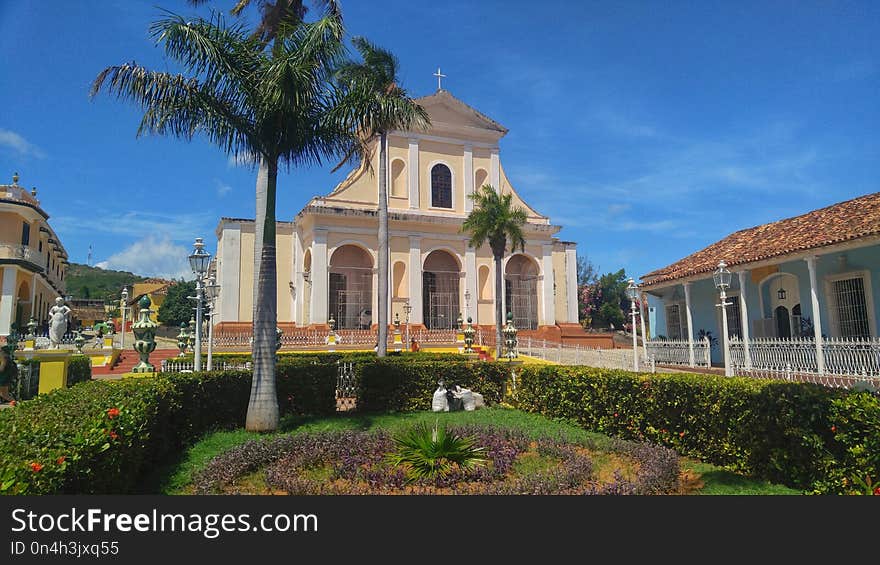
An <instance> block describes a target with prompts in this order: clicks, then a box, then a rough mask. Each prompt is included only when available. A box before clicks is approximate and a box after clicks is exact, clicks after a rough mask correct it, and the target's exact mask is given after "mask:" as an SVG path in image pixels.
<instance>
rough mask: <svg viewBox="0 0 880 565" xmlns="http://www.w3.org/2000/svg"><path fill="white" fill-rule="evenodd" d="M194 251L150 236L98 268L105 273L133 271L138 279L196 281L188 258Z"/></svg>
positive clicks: (110, 258)
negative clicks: (110, 270)
mask: <svg viewBox="0 0 880 565" xmlns="http://www.w3.org/2000/svg"><path fill="white" fill-rule="evenodd" d="M189 254H190V250H189V249H187V248H186V247H183V246H182V245H177V244H175V243H173V242H172V241H171V240H170V239H169V238H168V237H165V238H164V239H161V240H159V239H157V238H156V237H155V236H149V237H147V238H146V239H142V240H140V241H136V242H134V243H133V244H131V245H129V246H128V247H126V248H125V249H123V250H122V251H120V252H119V253H116V254H114V255H111V256H110V257H108V258H107V259H106V260H104V261H100V262H98V263H97V264H96V265H95V266H96V267H100V268H102V269H114V270H118V271H129V272H132V273H134V274H136V275H142V276H147V277H160V278H165V279H179V278H181V277H182V278H187V279H188V278H192V276H193V274H192V271H191V270H190V268H189V262H188V259H187V257H188V256H189Z"/></svg>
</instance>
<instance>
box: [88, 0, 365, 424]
mask: <svg viewBox="0 0 880 565" xmlns="http://www.w3.org/2000/svg"><path fill="white" fill-rule="evenodd" d="M150 32H151V35H152V36H153V37H154V38H155V39H156V40H157V42H160V43H162V44H164V48H165V53H166V55H167V56H168V57H170V58H172V59H176V60H177V61H178V62H179V63H180V64H181V65H182V66H183V67H184V68H185V69H186V72H187V73H188V75H189V76H184V75H174V74H170V73H167V72H159V71H152V70H149V69H147V68H144V67H141V66H139V65H137V64H135V63H129V64H124V65H118V66H112V67H108V68H106V69H105V70H104V71H102V72H101V73H100V74H99V75H98V77H97V78H96V79H95V82H94V84H93V85H92V90H91V95H92V96H95V95H96V94H97V93H98V92H99V91H100V90H101V88H102V87H104V86H105V85H106V88H107V90H108V91H109V92H110V93H111V94H115V95H116V96H117V98H121V99H127V100H130V101H132V102H134V103H136V104H138V105H139V106H141V107H142V108H143V109H144V115H143V118H142V119H141V123H140V126H139V127H138V130H137V133H138V135H140V134H143V133H158V134H170V135H173V136H176V137H180V138H183V139H192V138H193V137H194V136H195V135H196V134H201V135H204V136H205V137H207V138H208V139H209V140H210V141H212V142H213V143H215V144H217V145H218V146H219V147H220V148H221V149H222V150H223V151H225V152H226V153H227V154H231V155H238V156H245V157H247V158H249V159H251V160H252V161H253V162H255V163H256V162H257V161H259V162H260V163H261V164H262V166H261V169H262V172H264V173H265V174H261V175H259V178H260V179H261V180H260V181H259V182H265V190H262V191H261V190H259V189H258V191H257V193H258V195H259V194H260V193H261V192H262V193H263V194H265V198H264V199H263V200H262V201H260V200H259V199H258V207H259V209H258V211H257V217H258V218H261V219H262V220H263V221H262V223H263V225H262V251H261V253H260V259H259V261H260V270H259V275H258V278H257V281H256V284H257V287H258V289H257V293H256V294H257V297H258V298H257V300H256V304H255V306H254V340H253V360H254V377H253V383H252V386H251V396H250V402H249V404H248V411H247V421H246V427H247V429H248V430H251V431H271V430H275V429H276V428H277V426H278V401H277V397H276V389H275V328H276V324H277V312H276V287H277V273H276V265H275V194H276V189H277V182H278V165H279V163H284V164H286V165H287V166H288V167H289V166H291V165H294V166H297V165H308V164H320V163H322V161H323V160H324V159H327V158H330V157H331V156H336V155H357V156H361V155H363V151H362V144H361V140H360V139H359V138H358V137H357V136H356V135H354V133H353V132H352V131H351V130H350V129H347V127H346V126H347V124H343V123H340V122H338V121H334V119H333V116H335V115H336V114H334V113H332V112H330V110H331V109H332V108H333V107H334V105H336V104H339V103H342V102H345V99H344V98H342V96H341V95H340V94H339V93H338V92H336V91H335V90H333V89H332V88H331V85H330V82H329V75H330V72H331V70H332V69H333V68H335V67H336V66H337V65H338V64H339V61H340V60H341V58H342V55H343V53H344V46H343V43H342V38H343V34H344V30H343V26H342V19H341V16H340V15H339V12H338V10H335V9H333V8H332V7H331V8H328V10H327V11H326V12H325V13H324V14H323V15H322V17H321V18H319V19H318V20H316V21H314V22H311V23H304V22H300V23H298V24H297V25H296V27H295V28H293V29H289V30H285V32H284V33H283V34H279V36H278V37H279V39H277V40H276V41H275V42H274V45H273V46H272V49H271V51H269V50H267V49H266V43H265V42H263V41H262V40H261V39H260V38H259V37H256V36H254V35H252V34H250V33H248V32H247V30H245V29H244V28H243V27H242V26H241V25H232V26H227V25H226V24H225V23H224V21H223V19H222V17H221V16H219V15H214V16H212V18H211V19H210V20H204V19H197V20H195V21H186V20H184V19H183V18H181V17H179V16H175V15H173V14H169V16H168V17H165V18H163V19H160V20H158V21H157V22H155V23H154V24H153V25H152V26H151V28H150Z"/></svg>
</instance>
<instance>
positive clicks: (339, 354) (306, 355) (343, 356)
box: [173, 351, 465, 365]
mask: <svg viewBox="0 0 880 565" xmlns="http://www.w3.org/2000/svg"><path fill="white" fill-rule="evenodd" d="M207 358H208V356H207V354H205V353H203V354H202V361H203V365H204V362H205V361H207ZM388 358H391V359H411V360H416V361H451V362H464V361H465V358H464V357H463V356H462V355H461V354H460V353H451V352H450V353H432V352H425V351H419V352H412V351H400V352H396V351H389V352H388ZM291 359H303V360H308V361H310V362H311V361H314V362H318V363H335V362H337V361H345V362H346V363H349V362H355V363H357V362H362V361H373V360H375V359H378V357H376V354H375V353H374V352H372V351H333V352H329V351H304V352H298V351H297V352H295V351H281V352H279V353H278V362H279V363H281V362H284V361H285V360H291ZM173 360H175V361H178V360H179V361H185V362H188V363H191V362H192V360H193V354H192V353H187V354H186V355H184V356H183V357H175V358H174V359H173ZM248 361H252V357H251V353H250V352H246V351H243V352H240V353H238V352H236V353H231V354H230V353H220V354H218V353H216V352H215V353H214V363H222V362H227V363H242V364H243V363H246V362H248Z"/></svg>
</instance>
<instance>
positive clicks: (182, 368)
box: [159, 359, 252, 373]
mask: <svg viewBox="0 0 880 565" xmlns="http://www.w3.org/2000/svg"><path fill="white" fill-rule="evenodd" d="M211 365H212V370H213V371H250V370H251V368H252V366H251V362H250V361H246V362H244V363H230V362H227V361H220V362H219V363H218V362H216V361H214V362H212V363H211ZM202 368H203V369H204V364H203V365H202ZM194 370H195V363H193V362H192V361H178V360H176V359H162V363H161V365H160V369H159V371H160V372H162V373H191V372H193V371H194Z"/></svg>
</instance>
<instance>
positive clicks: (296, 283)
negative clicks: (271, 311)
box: [290, 228, 305, 326]
mask: <svg viewBox="0 0 880 565" xmlns="http://www.w3.org/2000/svg"><path fill="white" fill-rule="evenodd" d="M291 256H292V257H293V269H292V270H291V272H292V276H291V277H290V280H292V281H293V291H294V293H295V294H294V295H293V305H292V308H293V315H292V316H291V320H293V322H294V323H295V324H296V325H298V326H301V325H302V323H303V308H302V305H303V295H304V294H305V280H303V275H302V262H303V250H302V239H300V237H299V232H298V231H297V230H296V228H294V229H293V253H292V254H291Z"/></svg>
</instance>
